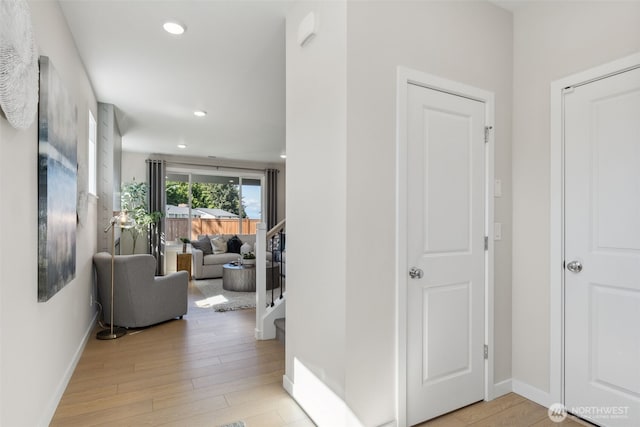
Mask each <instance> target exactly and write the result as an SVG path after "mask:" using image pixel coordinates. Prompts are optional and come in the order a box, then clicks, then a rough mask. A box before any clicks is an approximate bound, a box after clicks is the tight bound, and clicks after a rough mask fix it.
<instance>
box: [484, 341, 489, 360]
mask: <svg viewBox="0 0 640 427" xmlns="http://www.w3.org/2000/svg"><path fill="white" fill-rule="evenodd" d="M484 358H485V359H488V358H489V346H488V345H486V344H485V345H484Z"/></svg>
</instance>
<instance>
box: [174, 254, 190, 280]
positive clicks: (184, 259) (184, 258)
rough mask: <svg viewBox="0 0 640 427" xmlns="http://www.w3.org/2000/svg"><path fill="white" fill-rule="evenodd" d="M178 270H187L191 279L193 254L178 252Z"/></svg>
mask: <svg viewBox="0 0 640 427" xmlns="http://www.w3.org/2000/svg"><path fill="white" fill-rule="evenodd" d="M176 258H177V265H176V271H183V270H184V271H186V272H188V273H189V280H191V254H189V253H179V252H178V254H177V257H176Z"/></svg>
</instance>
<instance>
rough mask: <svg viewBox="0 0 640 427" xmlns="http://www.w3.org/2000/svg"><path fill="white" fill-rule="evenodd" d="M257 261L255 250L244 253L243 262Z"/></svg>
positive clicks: (245, 263) (253, 262) (253, 263)
mask: <svg viewBox="0 0 640 427" xmlns="http://www.w3.org/2000/svg"><path fill="white" fill-rule="evenodd" d="M255 263H256V255H255V254H254V253H253V252H247V253H244V254H242V264H244V265H255Z"/></svg>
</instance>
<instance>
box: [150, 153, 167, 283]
mask: <svg viewBox="0 0 640 427" xmlns="http://www.w3.org/2000/svg"><path fill="white" fill-rule="evenodd" d="M166 169H167V163H166V162H165V161H164V160H147V171H148V174H147V175H148V182H149V212H156V211H157V212H163V213H164V211H165V206H166V204H167V203H166V200H167V199H166V198H167V196H166V195H167V193H166V191H165V185H164V183H165V177H166V172H167V170H166ZM164 244H165V232H164V217H163V218H162V219H160V221H158V223H157V224H156V225H155V226H151V228H150V229H149V253H150V254H151V255H153V256H154V257H155V258H156V276H162V275H164Z"/></svg>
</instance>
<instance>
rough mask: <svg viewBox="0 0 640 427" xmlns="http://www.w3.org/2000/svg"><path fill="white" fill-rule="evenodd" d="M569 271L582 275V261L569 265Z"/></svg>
mask: <svg viewBox="0 0 640 427" xmlns="http://www.w3.org/2000/svg"><path fill="white" fill-rule="evenodd" d="M567 270H569V271H570V272H572V273H580V272H581V271H582V263H581V262H580V261H571V262H570V263H569V264H567Z"/></svg>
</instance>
